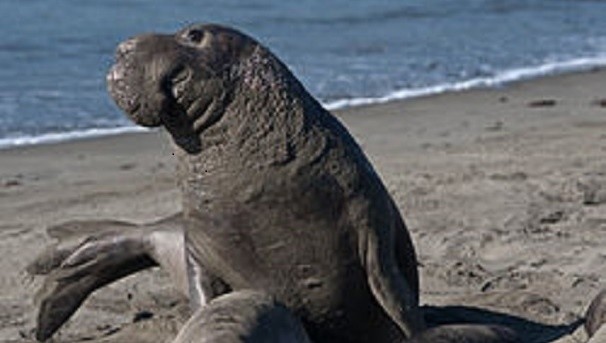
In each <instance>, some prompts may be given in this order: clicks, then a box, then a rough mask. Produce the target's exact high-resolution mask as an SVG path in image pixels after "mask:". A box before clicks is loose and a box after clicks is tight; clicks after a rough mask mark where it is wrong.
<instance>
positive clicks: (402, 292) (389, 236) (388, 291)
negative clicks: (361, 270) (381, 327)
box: [359, 213, 425, 337]
mask: <svg viewBox="0 0 606 343" xmlns="http://www.w3.org/2000/svg"><path fill="white" fill-rule="evenodd" d="M385 218H391V216H389V215H383V213H381V214H379V215H377V216H376V217H375V218H373V219H374V221H375V222H374V223H373V224H372V227H378V228H381V229H380V230H373V229H370V228H365V229H364V230H360V231H359V232H362V233H363V235H360V239H361V242H360V249H361V250H362V251H361V254H360V255H361V258H362V260H363V261H362V263H363V265H364V266H365V270H366V274H367V278H368V284H369V286H370V289H371V291H372V293H373V295H374V297H375V298H376V299H377V301H378V302H379V304H380V305H381V307H382V308H383V309H384V310H385V312H387V314H388V315H389V317H391V319H392V320H393V321H394V322H395V323H396V324H397V325H398V327H400V329H401V330H402V332H404V334H405V335H406V337H412V336H414V335H416V334H417V333H419V332H421V331H423V330H424V328H425V322H424V320H423V315H422V313H421V311H420V308H419V304H418V294H416V293H415V291H414V288H413V287H411V286H410V284H409V283H408V280H406V279H405V275H404V274H402V272H401V270H400V268H399V266H398V263H397V261H396V252H395V243H394V235H395V231H394V230H395V227H394V226H393V225H392V224H391V223H389V222H387V220H386V219H385Z"/></svg>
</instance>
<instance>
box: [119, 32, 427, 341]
mask: <svg viewBox="0 0 606 343" xmlns="http://www.w3.org/2000/svg"><path fill="white" fill-rule="evenodd" d="M108 81H109V90H110V93H111V95H112V96H113V98H114V99H115V100H116V102H117V104H118V105H119V106H120V107H121V108H122V109H123V110H124V111H125V112H126V113H127V114H128V115H129V116H130V117H131V119H132V120H134V121H135V122H136V123H138V124H140V125H144V126H163V127H164V128H166V130H167V131H168V132H169V133H170V135H171V136H172V138H173V141H174V142H175V150H176V155H177V156H178V158H179V168H178V169H179V176H178V179H179V183H180V187H181V190H182V193H183V214H184V220H185V231H186V241H187V243H188V247H189V249H190V251H191V256H192V259H191V260H192V261H194V263H195V264H196V265H199V266H202V267H201V268H200V269H201V270H202V272H200V273H199V274H204V275H200V277H201V279H202V281H201V283H202V284H203V285H204V284H208V283H210V282H208V280H218V281H219V282H221V283H224V284H225V285H227V286H228V288H229V289H231V290H233V291H238V290H243V289H258V290H263V291H265V292H268V293H269V294H272V295H273V296H275V297H276V299H277V300H278V301H280V302H282V303H284V304H285V305H286V306H287V307H288V308H289V309H290V310H291V311H293V312H294V313H295V314H296V315H297V316H298V317H299V318H301V320H302V321H303V323H304V324H305V327H306V328H307V331H308V332H309V334H310V336H311V337H312V339H313V340H317V341H322V340H323V341H328V340H330V341H364V342H369V341H376V342H380V341H386V340H389V341H398V340H402V339H404V338H405V337H410V336H412V335H414V334H416V333H417V332H419V331H420V330H422V328H423V319H422V316H421V315H420V313H419V308H418V275H417V261H416V258H415V252H414V248H413V245H412V242H411V239H410V237H409V235H408V232H407V230H406V228H405V226H404V223H403V221H402V219H401V217H400V214H399V212H398V210H397V208H396V206H395V205H394V202H393V201H392V199H391V197H390V196H389V194H388V192H387V191H386V189H385V187H384V185H383V183H382V182H381V180H380V178H379V176H378V175H377V173H376V172H375V171H374V169H373V167H372V166H371V164H370V163H369V162H368V160H367V158H366V157H365V156H364V153H363V152H362V150H361V149H360V147H359V146H358V145H357V144H356V142H355V141H354V140H353V138H352V137H351V136H350V134H349V133H348V132H347V130H346V129H345V128H344V127H343V126H342V125H341V124H340V123H339V121H338V120H337V119H336V118H335V117H333V116H332V115H331V114H330V113H328V112H327V111H326V110H324V109H323V108H322V106H321V105H320V104H319V103H318V102H317V101H316V100H315V99H314V98H313V97H312V96H310V95H309V94H308V93H307V91H306V90H305V89H304V88H303V86H302V85H301V84H300V83H299V82H298V81H297V79H296V78H295V77H294V76H293V75H292V74H291V72H290V71H289V70H288V68H287V67H286V66H284V65H283V64H282V63H281V62H280V61H279V60H278V59H277V58H276V57H275V56H274V55H273V54H272V53H271V52H270V51H269V50H268V49H267V48H265V47H264V46H262V45H261V44H259V43H257V42H256V41H255V40H253V39H252V38H250V37H248V36H246V35H244V34H242V33H240V32H238V31H235V30H232V29H229V28H225V27H221V26H216V25H196V26H192V27H188V28H186V29H184V30H182V31H180V32H178V33H176V34H174V35H154V34H150V35H143V36H139V37H136V38H133V39H131V40H129V41H127V42H125V43H122V44H121V45H120V46H119V48H118V52H117V62H116V64H115V65H114V67H113V68H112V70H111V71H110V73H109V75H108ZM205 288H206V287H202V291H203V292H204V293H205V294H204V297H206V298H212V297H213V296H215V294H212V291H210V290H208V289H207V288H206V289H205Z"/></svg>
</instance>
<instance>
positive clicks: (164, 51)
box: [107, 34, 178, 127]
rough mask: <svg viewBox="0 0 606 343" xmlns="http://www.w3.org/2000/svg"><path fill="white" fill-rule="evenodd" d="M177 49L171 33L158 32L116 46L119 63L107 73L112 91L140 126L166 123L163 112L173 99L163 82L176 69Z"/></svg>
mask: <svg viewBox="0 0 606 343" xmlns="http://www.w3.org/2000/svg"><path fill="white" fill-rule="evenodd" d="M176 50H177V49H176V48H175V44H174V42H172V39H170V36H165V35H154V34H147V35H141V36H137V37H134V38H131V39H128V40H126V41H124V42H122V43H120V44H119V45H118V47H117V48H116V54H115V59H116V60H115V64H114V65H113V66H112V67H111V68H110V70H109V72H108V74H107V87H108V91H109V93H110V95H111V97H112V98H113V99H114V101H115V102H116V104H117V105H118V107H120V109H122V110H123V111H124V112H125V113H126V114H127V115H128V116H129V117H130V119H131V120H133V121H134V122H135V123H137V124H138V125H142V126H147V127H153V126H159V125H161V124H162V123H161V119H160V117H161V116H160V114H161V113H162V111H165V110H166V108H167V105H168V104H167V102H168V101H170V99H169V98H168V96H167V94H165V93H166V92H165V87H163V82H164V79H165V75H166V74H168V73H169V72H170V70H171V68H173V63H172V61H175V60H176V59H175V58H174V57H175V56H174V55H175V54H176ZM177 60H178V59H177Z"/></svg>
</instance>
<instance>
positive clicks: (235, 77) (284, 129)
mask: <svg viewBox="0 0 606 343" xmlns="http://www.w3.org/2000/svg"><path fill="white" fill-rule="evenodd" d="M229 78H230V81H231V85H232V86H231V88H230V89H229V90H228V91H227V92H228V93H229V94H228V95H225V98H224V99H222V100H221V101H223V102H224V107H223V111H222V112H221V113H219V112H217V113H214V114H213V115H214V116H215V119H214V121H213V122H211V123H210V124H209V125H207V126H206V127H204V129H203V130H201V131H200V132H196V136H195V139H196V140H198V142H199V147H200V149H199V151H195V152H191V151H189V152H188V149H187V148H184V147H183V146H180V145H179V142H178V141H176V140H175V150H176V155H177V156H178V158H179V168H178V171H179V174H180V175H179V178H178V179H179V180H180V182H181V188H182V190H183V192H184V193H185V194H184V196H185V199H184V201H185V203H190V204H191V203H192V202H191V200H194V202H193V203H197V204H200V203H201V202H202V203H206V202H209V201H212V200H213V199H215V198H217V197H229V196H234V194H235V195H241V194H242V192H249V193H251V192H252V193H255V192H256V191H258V190H254V189H251V187H252V188H254V185H250V184H249V185H247V181H246V179H255V180H259V179H264V178H266V177H270V176H271V175H274V174H276V173H277V171H278V170H280V169H283V168H287V169H291V170H296V169H299V168H301V167H303V166H304V165H307V164H312V163H313V162H314V161H313V160H314V158H315V157H317V156H318V155H319V154H322V151H323V150H324V146H325V144H326V143H325V140H326V139H325V138H323V137H322V136H323V135H319V134H318V131H317V130H319V129H320V126H318V125H315V124H314V123H315V122H317V121H318V120H322V119H321V118H317V117H330V114H328V113H327V112H326V111H325V110H323V109H321V106H320V104H318V103H317V102H316V100H315V99H313V97H311V95H309V94H308V93H307V91H306V90H305V89H304V88H303V86H302V85H301V84H300V83H299V82H298V81H297V80H296V78H294V76H292V74H291V73H290V71H289V70H288V69H287V67H286V66H284V65H283V64H282V63H281V62H279V61H278V60H277V59H276V58H275V57H273V55H271V54H270V53H269V52H268V51H267V50H266V49H265V48H263V47H260V46H259V47H256V49H255V51H254V52H253V53H252V54H251V55H250V56H248V57H247V58H246V59H245V60H243V61H240V63H239V64H236V65H234V66H233V67H232V69H231V70H230V77H229ZM226 94H227V93H226ZM226 99H227V100H226ZM211 106H212V104H211ZM212 110H213V111H217V108H214V109H212ZM207 111H208V110H207ZM306 112H307V113H306ZM206 115H207V116H208V114H206ZM279 174H280V175H283V174H284V173H283V172H280V173H279ZM262 184H263V182H258V187H263V185H262ZM243 187H244V188H247V189H246V190H243ZM192 197H193V198H196V199H192ZM190 206H191V205H190ZM191 207H195V206H191Z"/></svg>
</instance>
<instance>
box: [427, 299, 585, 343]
mask: <svg viewBox="0 0 606 343" xmlns="http://www.w3.org/2000/svg"><path fill="white" fill-rule="evenodd" d="M421 310H422V311H423V315H424V317H425V320H426V322H427V326H428V328H432V327H436V326H440V325H448V324H474V325H476V324H477V325H502V326H505V327H508V328H510V329H512V330H514V331H515V332H517V333H518V336H519V337H524V342H526V343H548V342H553V341H555V340H557V339H558V338H561V337H563V336H565V335H569V334H572V333H573V332H574V331H575V330H576V329H577V328H578V327H579V326H580V325H582V324H583V320H582V319H579V320H577V321H575V322H573V323H571V324H568V325H547V324H542V323H537V322H533V321H531V320H528V319H524V318H522V317H516V316H512V315H509V314H505V313H499V312H494V311H489V310H486V309H481V308H477V307H469V306H422V308H421Z"/></svg>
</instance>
